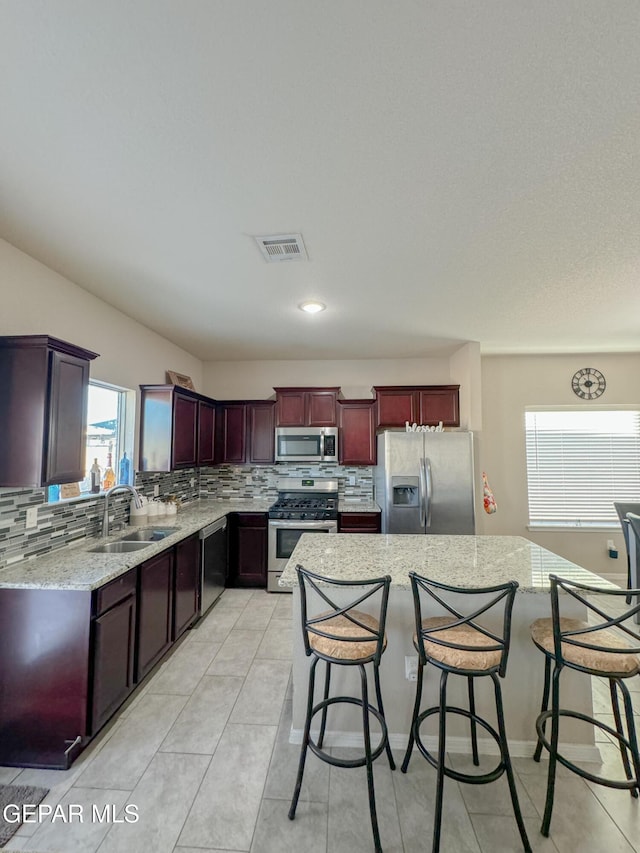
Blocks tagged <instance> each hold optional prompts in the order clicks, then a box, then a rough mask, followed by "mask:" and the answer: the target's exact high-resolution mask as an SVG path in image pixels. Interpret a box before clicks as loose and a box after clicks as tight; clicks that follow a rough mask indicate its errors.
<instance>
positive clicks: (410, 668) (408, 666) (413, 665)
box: [404, 655, 418, 681]
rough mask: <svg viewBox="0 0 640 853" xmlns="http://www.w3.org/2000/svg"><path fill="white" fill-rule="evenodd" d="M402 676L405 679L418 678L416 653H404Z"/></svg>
mask: <svg viewBox="0 0 640 853" xmlns="http://www.w3.org/2000/svg"><path fill="white" fill-rule="evenodd" d="M404 677H405V678H406V679H407V681H417V680H418V658H417V656H416V655H405V658H404Z"/></svg>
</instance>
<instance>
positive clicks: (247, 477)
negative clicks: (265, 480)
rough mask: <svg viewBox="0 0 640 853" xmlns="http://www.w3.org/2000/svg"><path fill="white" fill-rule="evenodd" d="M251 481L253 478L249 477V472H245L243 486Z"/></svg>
mask: <svg viewBox="0 0 640 853" xmlns="http://www.w3.org/2000/svg"><path fill="white" fill-rule="evenodd" d="M252 483H253V480H252V478H251V474H245V476H244V484H245V486H250V485H251V484H252Z"/></svg>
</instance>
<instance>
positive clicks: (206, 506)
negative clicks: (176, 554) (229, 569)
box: [0, 498, 273, 591]
mask: <svg viewBox="0 0 640 853" xmlns="http://www.w3.org/2000/svg"><path fill="white" fill-rule="evenodd" d="M272 503H273V500H272V499H266V498H263V499H256V500H246V501H237V500H236V501H217V500H210V501H208V500H201V501H194V502H193V503H190V504H187V505H186V506H184V507H182V508H181V509H180V510H179V511H178V514H177V515H171V516H162V517H160V518H157V519H154V520H153V522H150V523H148V524H144V525H142V526H144V527H157V528H158V529H160V528H166V527H177V528H178V530H177V532H175V533H171V534H170V535H169V536H166V537H165V538H164V539H161V540H159V541H157V542H152V543H151V544H150V545H149V546H148V547H147V548H141V549H140V550H138V551H130V552H129V553H126V554H95V553H91V549H92V548H95V547H97V546H98V545H102V544H105V543H107V542H117V541H118V540H119V539H122V538H123V536H126V535H127V533H131V532H133V531H134V530H137V529H138V528H137V527H129V528H127V529H126V530H120V531H118V532H116V533H113V534H112V535H111V536H109V537H107V538H104V539H102V538H90V539H82V540H81V541H80V542H78V543H75V544H73V545H70V546H68V547H66V548H60V549H59V550H57V551H52V552H51V553H49V554H46V555H43V556H40V557H36V558H34V559H31V560H23V561H22V562H20V563H14V564H12V565H11V566H7V568H4V569H0V589H2V588H4V589H75V590H85V591H86V590H93V589H97V588H98V587H100V586H103V584H105V583H108V582H109V581H110V580H113V579H114V578H117V577H118V576H119V575H122V574H124V572H126V571H128V570H129V569H131V568H133V567H134V566H137V565H139V564H140V563H143V562H145V560H148V559H149V558H150V557H154V556H155V555H156V554H159V553H160V552H161V551H165V550H166V549H167V548H171V546H172V545H175V544H176V543H177V542H180V541H181V540H182V539H185V538H186V537H187V536H190V535H191V534H192V533H196V532H197V531H198V530H201V529H202V528H203V527H206V526H207V525H208V524H211V523H212V522H214V521H217V520H218V519H219V518H223V517H224V516H225V515H227V514H228V513H230V512H267V510H268V509H269V507H270V506H271V504H272Z"/></svg>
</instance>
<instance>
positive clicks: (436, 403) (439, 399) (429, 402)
mask: <svg viewBox="0 0 640 853" xmlns="http://www.w3.org/2000/svg"><path fill="white" fill-rule="evenodd" d="M418 411H419V413H420V423H421V424H429V425H431V424H435V425H436V426H437V425H438V424H439V423H440V421H442V425H443V426H460V386H459V385H441V386H440V387H437V388H428V389H418Z"/></svg>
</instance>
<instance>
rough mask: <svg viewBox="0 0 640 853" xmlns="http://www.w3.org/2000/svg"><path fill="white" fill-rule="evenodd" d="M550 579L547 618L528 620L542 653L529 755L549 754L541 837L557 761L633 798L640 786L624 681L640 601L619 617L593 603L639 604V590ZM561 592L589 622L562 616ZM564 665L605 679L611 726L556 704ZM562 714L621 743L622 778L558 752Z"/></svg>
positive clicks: (637, 639)
mask: <svg viewBox="0 0 640 853" xmlns="http://www.w3.org/2000/svg"><path fill="white" fill-rule="evenodd" d="M549 579H550V581H551V618H550V619H536V621H535V622H533V623H532V624H531V638H532V640H533V642H534V643H535V644H536V646H537V647H538V648H539V649H540V651H541V652H543V654H544V656H545V662H544V663H545V670H544V690H543V695H542V706H541V709H540V714H539V716H538V719H537V721H536V730H537V733H538V744H537V746H536V751H535V753H534V756H533V757H534V759H535V760H536V761H540V755H541V753H542V748H543V747H544V748H545V749H547V750H548V752H549V774H548V779H547V797H546V803H545V809H544V817H543V819H542V827H541V829H540V832H541V833H542V834H543V835H545V836H548V835H549V827H550V825H551V814H552V811H553V796H554V791H555V777H556V766H557V763H558V762H560V764H562V765H563V766H564V767H567V768H568V769H569V770H572V771H573V772H574V773H577V774H578V775H579V776H582V778H583V779H588V780H589V781H590V782H595V783H596V784H599V785H605V786H607V787H608V788H623V789H627V790H629V791H630V792H631V795H632V796H633V797H636V798H637V797H638V791H639V790H640V754H639V753H638V740H637V736H636V728H635V723H634V719H633V706H632V704H631V697H630V695H629V690H628V688H627V686H626V684H624V681H625V680H626V679H627V678H632V677H633V676H634V675H638V673H640V634H639V633H638V630H636V629H634V628H633V627H630V625H631V620H632V618H633V617H634V616H635V615H636V614H637V613H638V612H639V611H640V603H636V604H635V605H633V606H632V607H630V608H628V609H627V610H625V611H623V612H622V614H621V615H618V616H614V615H608V614H607V613H606V612H605V610H604V609H603V607H602V606H598V603H597V599H598V597H600V598H601V597H602V596H603V595H607V596H614V597H615V598H617V599H620V600H622V599H626V598H627V596H630V597H631V600H632V601H636V602H640V598H638V597H636V596H640V590H625V589H613V590H612V589H606V588H603V587H595V586H587V585H586V584H580V583H576V582H575V581H570V580H566V579H563V578H559V577H558V576H557V575H549ZM559 592H562V593H565V594H567V595H570V596H571V597H572V598H574V599H575V600H577V601H579V602H580V603H581V604H583V605H584V606H585V607H586V608H587V610H588V614H589V616H590V619H591V621H590V622H586V621H583V620H580V619H568V618H566V617H563V616H561V615H560V602H559V596H558V593H559ZM552 664H553V676H552V674H551V666H552ZM564 667H567V668H569V669H573V670H577V671H578V672H584V673H585V674H586V675H590V676H593V675H597V676H601V677H603V678H607V679H608V681H609V691H610V694H611V708H612V711H613V718H614V720H615V726H616V727H615V729H613V728H611V726H608V725H606V724H605V723H603V722H601V721H600V720H597V719H595V718H594V717H589V716H587V715H586V714H582V713H578V712H577V711H571V710H569V709H565V708H561V707H560V675H561V673H562V670H563V669H564ZM618 690H619V691H620V693H621V695H622V698H623V702H624V710H625V717H626V724H627V730H626V732H625V730H624V726H623V723H622V718H621V716H620V706H619V703H618ZM549 693H551V710H549ZM561 717H571V718H573V719H576V720H582V721H583V722H586V723H591V724H592V725H594V726H597V727H598V728H600V729H602V730H603V731H605V732H607V733H608V734H610V735H611V736H612V737H613V738H614V739H615V740H616V741H617V743H618V745H619V747H620V756H621V758H622V766H623V767H624V772H625V777H626V778H625V779H624V780H616V779H607V778H604V777H602V776H596V775H595V774H593V773H590V772H589V771H587V770H583V769H582V768H581V767H578V766H577V765H576V764H573V763H572V762H571V761H569V759H568V758H565V757H564V756H563V755H561V754H560V752H559V751H558V741H559V728H560V718H561ZM548 720H551V738H550V739H548V738H547V736H546V733H545V727H546V724H547V721H548Z"/></svg>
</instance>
